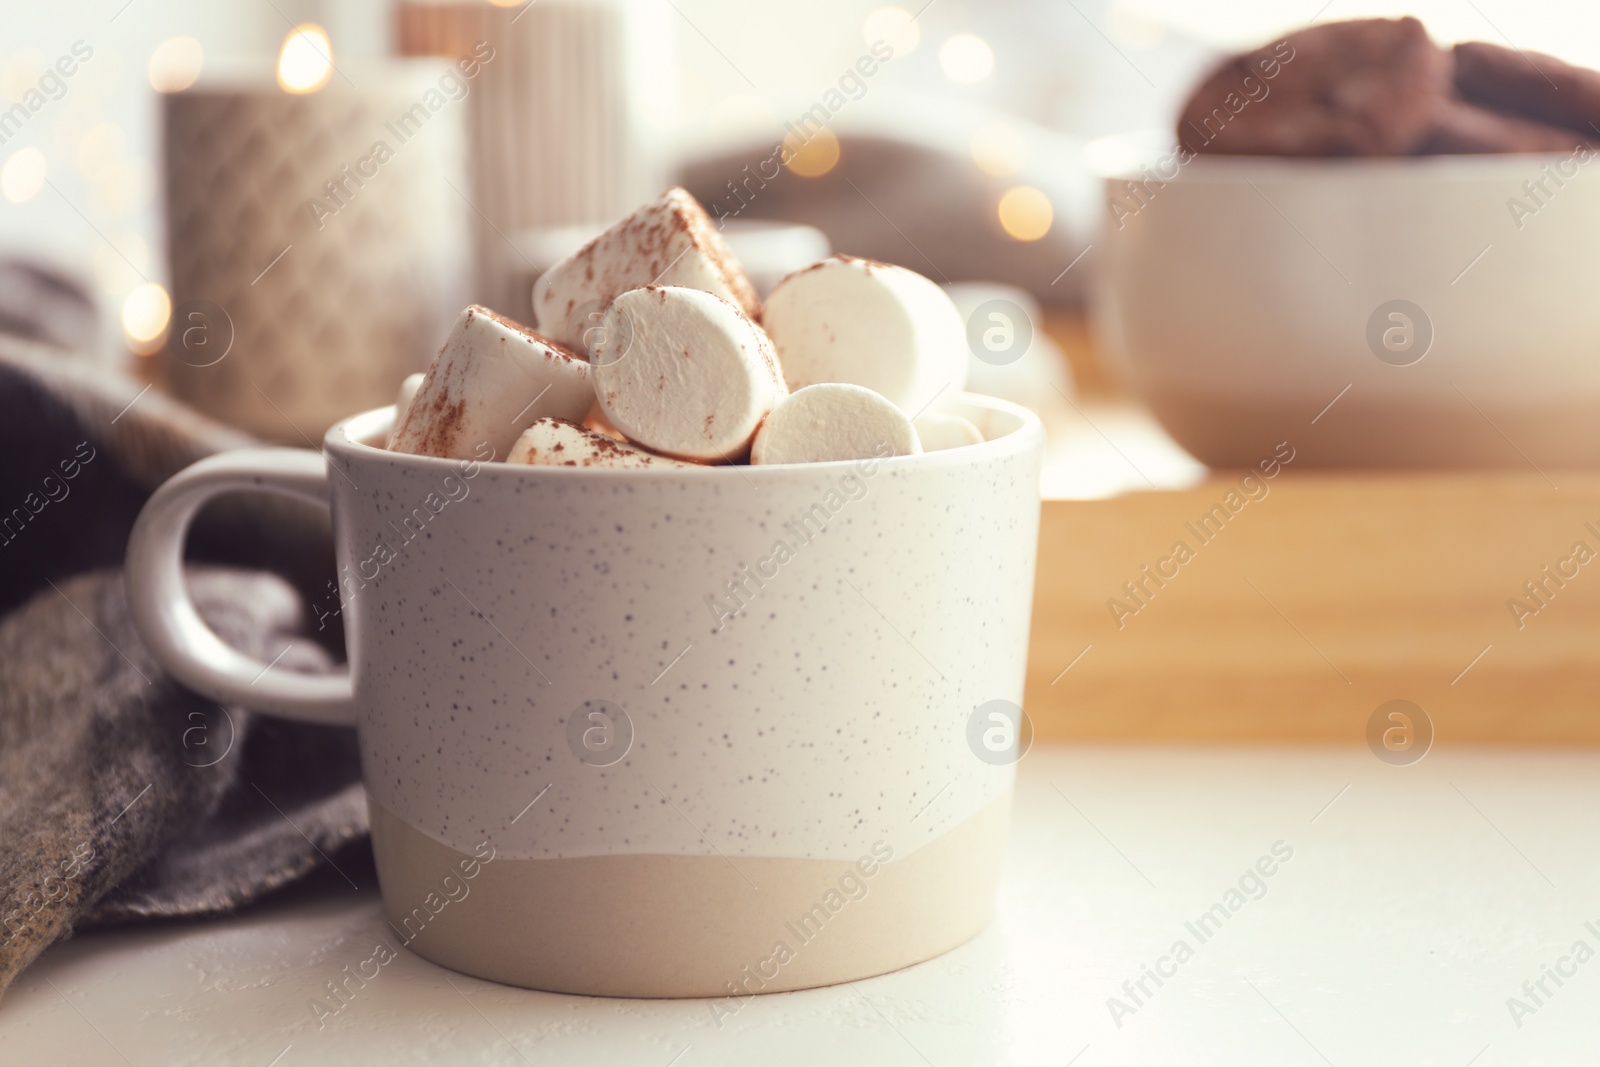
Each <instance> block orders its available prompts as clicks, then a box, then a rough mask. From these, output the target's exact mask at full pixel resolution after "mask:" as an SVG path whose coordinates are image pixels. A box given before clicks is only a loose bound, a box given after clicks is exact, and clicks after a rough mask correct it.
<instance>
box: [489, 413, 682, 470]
mask: <svg viewBox="0 0 1600 1067" xmlns="http://www.w3.org/2000/svg"><path fill="white" fill-rule="evenodd" d="M506 462H507V463H528V464H532V465H535V466H541V467H687V466H689V464H687V463H680V462H678V461H677V460H675V459H668V458H667V457H665V456H657V455H654V454H652V453H650V452H646V451H645V450H644V449H642V448H636V447H635V446H633V445H630V444H628V443H627V442H625V441H618V440H617V439H616V438H614V437H607V436H606V435H605V434H603V433H596V432H595V431H593V430H588V429H585V428H584V427H582V426H579V425H577V424H576V423H571V422H568V421H567V420H565V419H539V420H538V421H537V422H535V423H534V424H533V425H532V426H529V427H528V428H527V429H526V430H523V431H522V436H521V437H519V438H517V443H516V444H514V445H512V446H511V454H510V455H508V456H507V457H506Z"/></svg>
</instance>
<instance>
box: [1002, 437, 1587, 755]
mask: <svg viewBox="0 0 1600 1067" xmlns="http://www.w3.org/2000/svg"><path fill="white" fill-rule="evenodd" d="M1545 474H1547V475H1548V476H1549V481H1547V480H1546V478H1545V477H1544V476H1542V475H1540V474H1538V473H1536V472H1534V471H1531V470H1530V471H1528V472H1527V473H1525V474H1524V473H1519V472H1483V473H1445V472H1439V473H1412V474H1383V475H1360V474H1327V473H1317V472H1311V471H1295V470H1294V469H1293V468H1292V467H1291V468H1288V469H1286V470H1284V471H1283V473H1282V474H1280V476H1279V477H1277V478H1276V479H1274V480H1273V481H1272V482H1270V483H1268V484H1269V485H1270V493H1269V494H1268V495H1267V496H1266V497H1264V498H1263V499H1260V500H1256V501H1251V502H1249V503H1248V504H1247V505H1246V506H1245V507H1243V508H1242V509H1240V510H1239V512H1238V514H1236V515H1233V516H1231V518H1230V519H1229V520H1228V521H1227V522H1226V524H1225V525H1223V527H1222V529H1221V530H1220V532H1219V533H1216V534H1214V535H1213V536H1212V537H1211V540H1210V541H1209V543H1202V542H1201V540H1200V539H1199V538H1198V537H1197V536H1196V532H1195V527H1194V524H1195V523H1196V521H1197V520H1198V519H1199V517H1200V516H1202V515H1204V514H1205V513H1207V512H1208V511H1209V509H1211V507H1212V506H1213V505H1215V504H1217V503H1219V502H1221V501H1223V499H1224V496H1225V494H1226V493H1227V492H1228V491H1229V490H1230V489H1234V488H1236V487H1237V485H1238V478H1237V476H1232V477H1230V476H1228V475H1225V474H1214V475H1212V476H1211V477H1209V478H1208V479H1207V480H1206V481H1204V482H1203V483H1202V484H1200V485H1198V486H1195V487H1192V488H1188V489H1181V490H1166V491H1157V492H1134V493H1127V494H1124V495H1121V496H1118V497H1115V498H1113V499H1106V500H1079V501H1074V500H1050V501H1047V502H1046V504H1045V509H1044V517H1043V524H1042V528H1041V534H1040V551H1039V571H1038V582H1037V586H1036V590H1035V602H1034V614H1033V638H1032V647H1031V649H1030V653H1029V660H1028V683H1027V696H1026V701H1025V707H1026V708H1027V711H1028V713H1029V715H1030V716H1031V717H1032V719H1033V722H1034V727H1035V730H1036V732H1037V735H1038V736H1039V737H1040V738H1042V739H1063V738H1076V739H1088V738H1092V739H1096V740H1103V739H1129V738H1138V739H1162V740H1215V741H1223V740H1227V741H1250V740H1259V741H1264V742H1270V741H1285V740H1292V741H1308V740H1315V741H1344V742H1353V743H1361V742H1362V740H1363V738H1364V736H1365V730H1366V724H1367V720H1368V718H1369V717H1370V716H1371V714H1372V712H1373V711H1374V709H1375V708H1376V707H1377V706H1378V705H1379V704H1381V703H1383V702H1384V701H1387V700H1390V699H1394V698H1402V699H1406V700H1410V701H1413V702H1415V703H1416V704H1418V705H1420V706H1421V707H1422V708H1423V709H1424V710H1425V711H1426V712H1427V713H1428V715H1429V716H1430V718H1431V719H1432V720H1433V723H1434V726H1435V729H1436V735H1437V738H1438V741H1439V742H1441V743H1450V742H1506V741H1511V742H1528V743H1558V742H1585V743H1594V742H1600V474H1597V473H1595V472H1592V471H1583V472H1563V471H1549V470H1547V471H1546V472H1545ZM1552 482H1553V483H1554V485H1552V484H1551V483H1552ZM1555 486H1559V488H1555ZM1179 540H1183V541H1186V542H1188V544H1189V546H1190V548H1191V549H1193V550H1194V558H1193V559H1191V560H1190V561H1189V562H1187V563H1184V564H1182V565H1181V566H1177V567H1176V570H1177V574H1176V575H1175V576H1174V577H1171V578H1169V579H1167V580H1166V582H1165V585H1164V586H1162V587H1157V586H1156V585H1155V584H1154V582H1153V581H1151V580H1148V579H1145V582H1144V584H1145V587H1146V589H1148V590H1149V591H1150V595H1148V596H1141V600H1142V601H1143V603H1142V605H1136V602H1135V601H1134V600H1133V599H1132V598H1131V597H1130V596H1129V595H1128V593H1127V591H1126V589H1125V588H1124V586H1123V583H1124V582H1125V581H1136V580H1140V579H1142V578H1143V577H1144V571H1143V568H1144V566H1145V565H1146V564H1150V565H1152V566H1154V565H1155V564H1156V563H1157V562H1158V561H1159V560H1160V559H1161V558H1162V557H1166V556H1168V555H1169V553H1170V552H1171V550H1172V548H1173V546H1174V543H1175V542H1177V541H1179ZM1579 542H1582V543H1583V544H1584V545H1585V546H1586V547H1587V549H1588V550H1590V551H1591V552H1593V553H1594V557H1593V558H1592V559H1590V560H1589V561H1588V562H1587V563H1579V562H1578V561H1577V560H1576V559H1574V548H1575V545H1577V544H1578V543H1579ZM1564 560H1570V561H1571V562H1567V563H1563V562H1562V561H1564ZM1547 566H1548V568H1549V571H1548V572H1547V571H1546V570H1545V568H1546V567H1547ZM1173 568H1174V564H1168V565H1167V566H1166V569H1167V570H1168V571H1169V572H1170V571H1171V570H1172V569H1173ZM1558 570H1565V571H1566V572H1567V574H1568V575H1569V576H1568V577H1560V576H1559V574H1558V576H1557V578H1547V577H1546V575H1547V573H1549V574H1557V573H1558ZM1573 572H1575V574H1574V573H1573ZM1558 581H1559V582H1560V583H1561V584H1557V583H1558ZM1525 582H1535V583H1542V584H1543V586H1544V589H1545V590H1546V591H1545V592H1539V599H1537V600H1536V599H1535V598H1534V597H1531V596H1529V594H1528V591H1527V588H1526V587H1525V586H1524V583H1525ZM1112 598H1118V599H1120V600H1121V602H1122V603H1123V604H1124V605H1126V607H1127V608H1129V609H1132V608H1134V607H1136V606H1137V611H1136V612H1134V613H1132V614H1129V613H1127V612H1121V613H1118V614H1120V615H1121V618H1120V619H1119V618H1117V617H1115V616H1114V613H1113V611H1112V610H1111V609H1110V608H1109V607H1108V605H1107V602H1108V600H1111V599H1112ZM1513 600H1515V601H1517V602H1520V603H1521V604H1523V605H1524V606H1525V609H1524V610H1519V611H1513V608H1512V607H1511V606H1510V603H1511V602H1512V601H1513ZM1541 604H1542V606H1541Z"/></svg>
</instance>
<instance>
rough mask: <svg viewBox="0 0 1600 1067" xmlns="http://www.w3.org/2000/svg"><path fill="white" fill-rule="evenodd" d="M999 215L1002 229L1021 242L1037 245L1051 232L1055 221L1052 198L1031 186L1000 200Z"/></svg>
mask: <svg viewBox="0 0 1600 1067" xmlns="http://www.w3.org/2000/svg"><path fill="white" fill-rule="evenodd" d="M998 214H999V217H1000V228H1001V229H1003V230H1005V231H1006V235H1007V236H1009V237H1011V238H1013V239H1015V240H1018V241H1037V240H1038V239H1039V238H1041V237H1043V236H1044V235H1045V234H1047V233H1049V232H1050V224H1051V223H1052V222H1054V221H1055V209H1054V208H1052V207H1051V206H1050V198H1049V197H1048V196H1045V195H1044V193H1042V192H1040V191H1039V190H1038V189H1035V188H1034V187H1033V186H1031V185H1018V186H1014V187H1012V188H1010V189H1007V190H1006V191H1005V193H1004V194H1003V195H1002V196H1001V197H1000V204H999V208H998Z"/></svg>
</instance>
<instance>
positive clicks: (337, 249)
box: [161, 59, 482, 445]
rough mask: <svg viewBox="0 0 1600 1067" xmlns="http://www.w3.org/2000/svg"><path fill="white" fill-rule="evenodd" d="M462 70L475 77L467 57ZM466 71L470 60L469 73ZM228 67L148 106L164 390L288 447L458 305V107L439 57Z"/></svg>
mask: <svg viewBox="0 0 1600 1067" xmlns="http://www.w3.org/2000/svg"><path fill="white" fill-rule="evenodd" d="M478 66H479V68H481V67H482V64H481V63H480V64H479V65H478ZM475 69H477V68H475ZM340 70H342V71H344V72H346V73H348V75H349V77H350V78H352V79H354V84H351V83H350V82H348V81H346V80H345V78H344V76H343V75H341V74H337V73H336V74H334V75H333V79H332V81H331V82H330V83H329V84H328V85H327V86H326V87H324V88H322V89H320V90H318V91H316V92H313V93H308V94H299V95H296V94H290V93H287V92H284V91H283V90H281V89H279V88H278V87H277V86H276V85H275V84H274V83H273V80H272V75H271V73H270V72H269V71H267V70H265V69H262V70H243V69H235V70H232V71H226V72H223V73H220V74H217V75H213V76H211V77H208V78H207V79H205V80H203V81H201V82H200V83H199V84H197V85H196V86H195V87H193V88H191V89H186V90H183V91H182V92H176V93H167V94H164V95H163V96H162V98H161V109H162V122H163V127H164V140H165V146H164V152H165V161H166V163H165V169H166V205H167V244H168V256H169V259H170V262H171V268H172V300H173V304H174V316H173V325H172V334H173V336H172V339H171V340H170V341H169V342H168V345H167V355H166V357H165V358H164V360H163V367H162V374H163V378H164V380H165V383H166V386H167V388H168V389H169V390H170V391H171V392H172V393H173V394H175V395H176V396H178V397H180V398H182V399H183V400H186V401H188V402H189V403H190V404H192V405H194V406H195V407H197V408H199V409H200V410H202V411H204V412H206V413H207V414H209V415H211V416H213V417H215V418H217V419H220V420H222V421H224V422H227V423H229V424H231V425H233V426H236V427H238V428H240V429H243V430H246V431H248V432H250V433H252V434H254V435H256V436H257V437H260V438H263V439H265V440H268V441H278V442H283V443H294V444H297V445H298V444H302V443H306V442H307V438H308V437H310V438H315V437H319V436H321V434H322V433H323V431H325V430H326V429H327V428H328V427H329V426H331V425H332V424H333V423H334V422H335V421H336V420H338V419H339V418H342V417H343V416H344V415H346V414H348V413H349V411H350V410H351V408H352V407H365V406H368V405H377V404H381V403H383V402H384V401H385V400H387V399H389V398H390V397H392V395H393V393H394V383H395V382H396V381H398V380H399V379H401V378H403V377H404V376H405V375H407V374H409V373H410V372H412V371H414V370H420V369H422V368H423V367H425V366H426V365H427V363H428V360H429V359H431V358H432V356H433V353H434V350H435V348H434V346H435V344H436V339H437V338H438V337H440V336H442V335H443V333H444V331H445V330H446V329H447V328H448V326H449V323H450V321H451V320H452V319H453V318H454V316H455V315H456V314H457V313H458V312H459V311H460V309H461V306H462V304H463V303H465V302H466V293H467V290H468V289H469V288H470V287H469V286H468V285H467V284H465V283H464V279H465V278H466V276H467V270H466V267H467V264H466V262H465V259H466V257H465V256H464V255H463V253H462V252H461V251H459V250H461V249H464V248H466V247H467V246H468V240H467V234H468V224H467V218H468V215H469V214H470V212H471V208H470V207H468V205H467V204H466V203H465V202H464V201H463V200H462V199H461V195H460V193H458V192H456V191H455V190H453V189H452V188H451V185H452V184H453V185H454V186H455V187H456V189H459V190H465V189H466V187H467V186H466V177H465V132H464V131H465V125H466V109H467V98H468V97H469V95H470V93H471V92H472V91H473V87H474V84H475V78H476V77H481V73H479V74H478V75H476V76H475V78H474V79H469V78H466V77H464V76H463V75H462V73H461V71H460V70H459V69H458V68H457V67H455V66H453V65H452V63H451V62H450V61H447V60H442V59H440V60H419V61H414V62H399V61H396V62H386V63H381V64H372V63H367V64H360V63H349V64H346V63H343V62H341V63H340Z"/></svg>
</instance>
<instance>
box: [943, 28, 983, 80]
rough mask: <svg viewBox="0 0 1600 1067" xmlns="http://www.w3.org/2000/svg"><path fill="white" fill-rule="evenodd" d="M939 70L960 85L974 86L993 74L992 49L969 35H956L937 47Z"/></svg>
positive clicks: (979, 39)
mask: <svg viewBox="0 0 1600 1067" xmlns="http://www.w3.org/2000/svg"><path fill="white" fill-rule="evenodd" d="M939 69H940V70H942V71H944V74H945V77H947V78H949V79H950V80H951V81H953V82H959V83H960V84H962V85H976V84H978V83H979V82H981V81H983V79H985V78H987V77H988V76H989V75H990V74H993V73H994V49H992V48H990V47H989V42H988V41H985V40H984V39H983V38H982V37H979V36H977V35H975V34H971V33H958V34H956V35H955V36H954V37H951V38H949V39H948V40H946V41H945V43H944V44H942V45H940V46H939Z"/></svg>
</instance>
